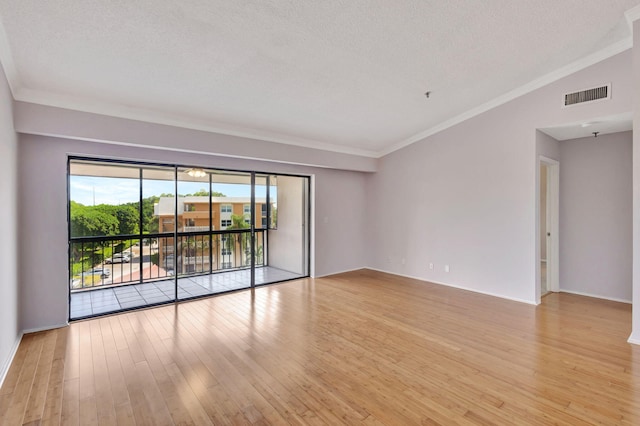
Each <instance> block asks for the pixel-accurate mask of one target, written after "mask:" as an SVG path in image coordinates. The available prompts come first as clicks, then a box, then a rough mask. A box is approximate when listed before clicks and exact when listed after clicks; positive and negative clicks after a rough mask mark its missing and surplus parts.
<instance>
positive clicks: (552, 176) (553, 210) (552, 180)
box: [536, 155, 560, 303]
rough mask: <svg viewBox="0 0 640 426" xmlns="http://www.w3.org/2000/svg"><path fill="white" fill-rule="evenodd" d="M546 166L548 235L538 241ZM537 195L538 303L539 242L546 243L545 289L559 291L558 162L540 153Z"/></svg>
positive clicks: (539, 285)
mask: <svg viewBox="0 0 640 426" xmlns="http://www.w3.org/2000/svg"><path fill="white" fill-rule="evenodd" d="M541 165H545V166H547V212H546V214H547V217H546V219H547V220H546V223H547V231H548V232H549V234H550V237H548V238H545V240H546V241H540V239H541V238H540V227H541V223H540V222H541V221H540V192H541V191H540V180H541V177H540V166H541ZM536 175H537V176H538V182H537V185H536V188H537V197H536V221H537V224H536V230H537V232H536V240H537V242H538V244H536V247H537V250H536V299H537V301H538V303H540V298H541V296H542V295H541V292H542V280H541V278H542V277H541V271H540V263H541V258H540V248H541V244H547V291H551V292H558V291H560V238H559V230H560V162H559V161H558V160H554V159H552V158H548V157H545V156H543V155H541V156H540V157H539V158H538V170H537V173H536Z"/></svg>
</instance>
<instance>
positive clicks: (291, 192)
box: [69, 158, 309, 319]
mask: <svg viewBox="0 0 640 426" xmlns="http://www.w3.org/2000/svg"><path fill="white" fill-rule="evenodd" d="M308 198H309V178H308V177H302V176H285V175H274V174H264V173H256V172H237V171H225V170H217V169H202V168H195V167H184V166H176V165H173V166H172V165H156V164H141V163H127V162H120V161H118V162H115V161H104V160H92V159H84V158H70V159H69V278H70V290H69V291H70V293H69V300H70V319H79V318H85V317H89V316H93V315H99V314H103V313H108V312H115V311H120V310H125V309H131V308H136V307H141V306H149V305H154V304H161V303H167V302H172V301H176V300H185V299H190V298H194V297H201V296H205V295H210V294H217V293H222V292H227V291H233V290H239V289H244V288H248V287H251V286H256V285H262V284H268V283H274V282H279V281H283V280H289V279H295V278H300V277H306V276H308V274H309V229H308V219H309V201H308Z"/></svg>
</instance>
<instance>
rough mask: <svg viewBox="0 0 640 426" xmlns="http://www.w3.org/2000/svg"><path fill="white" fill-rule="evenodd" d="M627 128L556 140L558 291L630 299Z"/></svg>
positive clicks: (629, 187) (628, 135) (630, 208)
mask: <svg viewBox="0 0 640 426" xmlns="http://www.w3.org/2000/svg"><path fill="white" fill-rule="evenodd" d="M632 138H633V135H632V133H631V132H622V133H614V134H611V135H602V136H598V137H597V138H594V137H589V138H581V139H573V140H567V141H561V142H560V290H561V291H569V292H574V293H580V294H586V295H591V296H597V297H603V298H608V299H613V300H623V301H628V302H631V289H632V281H631V270H632V201H633V198H632V176H633V172H632V153H631V146H632Z"/></svg>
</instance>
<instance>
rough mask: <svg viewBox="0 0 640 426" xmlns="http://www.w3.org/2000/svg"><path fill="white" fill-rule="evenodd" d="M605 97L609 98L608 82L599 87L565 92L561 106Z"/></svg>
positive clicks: (609, 88)
mask: <svg viewBox="0 0 640 426" xmlns="http://www.w3.org/2000/svg"><path fill="white" fill-rule="evenodd" d="M606 99H611V85H610V84H607V85H606V86H601V87H594V88H593V89H585V90H580V91H579V92H573V93H567V94H565V95H564V99H563V106H565V107H568V106H572V105H578V104H584V103H586V102H595V101H602V100H606Z"/></svg>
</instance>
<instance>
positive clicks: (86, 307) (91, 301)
mask: <svg viewBox="0 0 640 426" xmlns="http://www.w3.org/2000/svg"><path fill="white" fill-rule="evenodd" d="M301 277H302V275H300V274H296V273H293V272H288V271H284V270H282V269H278V268H273V267H271V266H265V267H262V268H256V285H261V284H268V283H275V282H278V281H285V280H290V279H295V278H301ZM250 282H251V271H250V270H248V269H243V270H239V271H238V270H236V271H230V272H218V273H215V274H210V275H198V276H191V277H183V278H178V299H188V298H191V297H197V296H205V295H208V294H217V293H224V292H227V291H232V290H239V289H243V288H249V286H250ZM174 284H175V280H173V279H170V280H162V281H154V282H147V283H142V284H129V285H123V286H120V287H111V288H101V289H94V290H86V291H82V292H75V293H71V302H70V319H72V320H74V319H80V318H86V317H91V316H94V315H100V314H106V313H110V312H117V311H121V310H123V309H131V308H137V307H143V306H147V305H153V304H157V303H164V302H169V301H172V300H173V298H174V295H175V294H174V292H175V288H174Z"/></svg>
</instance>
